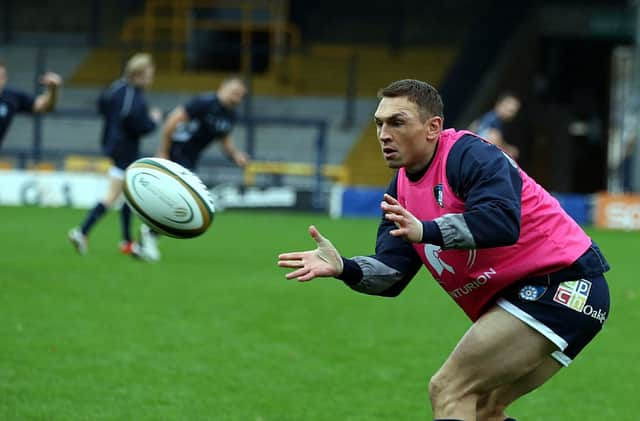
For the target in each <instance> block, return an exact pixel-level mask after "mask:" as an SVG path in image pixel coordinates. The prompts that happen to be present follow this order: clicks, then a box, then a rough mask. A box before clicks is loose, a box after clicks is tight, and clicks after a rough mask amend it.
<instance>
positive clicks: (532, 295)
mask: <svg viewBox="0 0 640 421" xmlns="http://www.w3.org/2000/svg"><path fill="white" fill-rule="evenodd" d="M546 291H547V287H543V286H541V285H526V286H523V287H522V289H521V290H520V292H519V293H518V297H520V299H521V300H523V301H537V300H538V298H540V297H542V296H543V295H544V293H545V292H546Z"/></svg>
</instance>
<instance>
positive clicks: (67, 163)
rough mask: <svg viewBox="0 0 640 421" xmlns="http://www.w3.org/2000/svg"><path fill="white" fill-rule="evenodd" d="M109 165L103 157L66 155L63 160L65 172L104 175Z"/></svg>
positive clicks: (107, 160) (109, 161)
mask: <svg viewBox="0 0 640 421" xmlns="http://www.w3.org/2000/svg"><path fill="white" fill-rule="evenodd" d="M111 165H112V164H111V160H110V159H108V158H105V157H97V156H84V155H68V156H66V157H65V159H64V170H65V171H74V172H97V173H101V174H106V173H107V171H108V170H109V168H110V167H111Z"/></svg>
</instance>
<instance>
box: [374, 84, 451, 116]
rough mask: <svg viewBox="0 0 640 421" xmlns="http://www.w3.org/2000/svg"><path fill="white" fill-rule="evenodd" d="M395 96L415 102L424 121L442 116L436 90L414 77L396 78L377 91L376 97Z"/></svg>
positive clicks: (440, 102)
mask: <svg viewBox="0 0 640 421" xmlns="http://www.w3.org/2000/svg"><path fill="white" fill-rule="evenodd" d="M395 97H407V99H408V100H409V101H411V102H413V103H414V104H416V105H417V106H418V108H419V111H420V117H422V119H423V120H424V121H426V120H427V118H429V117H433V116H439V117H442V118H444V112H443V109H444V105H443V104H442V98H441V97H440V94H439V93H438V90H437V89H436V88H434V87H433V86H431V85H429V84H428V83H427V82H423V81H421V80H416V79H402V80H396V81H395V82H391V83H390V84H389V85H388V86H387V87H386V88H382V89H380V90H379V91H378V99H382V98H395Z"/></svg>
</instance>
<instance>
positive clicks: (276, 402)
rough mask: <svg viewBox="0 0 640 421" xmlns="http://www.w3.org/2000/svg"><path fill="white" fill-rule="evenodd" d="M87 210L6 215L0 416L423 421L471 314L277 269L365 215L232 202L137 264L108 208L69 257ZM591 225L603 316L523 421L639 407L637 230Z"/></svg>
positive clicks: (349, 239) (633, 416)
mask: <svg viewBox="0 0 640 421" xmlns="http://www.w3.org/2000/svg"><path fill="white" fill-rule="evenodd" d="M83 216H84V212H83V211H78V210H70V209H37V208H7V207H0V220H1V221H2V222H1V223H0V419H2V420H255V421H258V420H261V421H268V420H354V421H355V420H425V419H430V407H429V403H428V398H427V382H428V379H429V377H430V375H431V374H432V373H433V372H435V370H437V368H438V367H439V366H440V364H441V363H442V362H443V360H444V359H445V358H446V356H447V355H448V353H449V352H450V350H451V349H452V348H453V346H454V345H455V343H456V342H457V340H458V339H459V337H460V336H461V335H462V334H463V333H464V331H465V330H466V329H467V328H468V326H469V322H468V321H467V320H466V319H465V317H464V316H463V314H462V312H461V311H460V310H458V309H457V308H456V306H455V305H454V304H453V302H452V301H451V300H450V299H449V298H447V296H446V295H445V293H444V292H443V291H441V290H440V289H439V287H438V286H437V285H436V283H435V282H433V281H432V280H431V278H430V277H429V276H428V275H427V274H426V272H425V271H424V270H423V271H421V273H420V274H419V276H418V277H417V278H416V279H415V280H414V281H413V282H412V283H411V284H410V285H409V287H408V288H407V290H406V291H405V292H404V293H403V294H402V295H401V296H400V297H398V298H395V299H388V298H379V297H371V296H365V295H362V294H357V293H355V292H352V291H351V290H349V289H348V288H346V287H345V286H343V285H342V284H341V283H340V282H339V281H336V280H333V279H322V280H316V281H314V282H309V283H297V282H293V281H287V280H285V279H284V273H285V271H284V270H283V269H280V268H278V267H277V266H276V260H277V259H276V257H277V254H278V253H279V252H283V251H291V250H303V249H307V248H310V247H311V246H312V244H313V243H312V241H311V240H310V238H309V237H308V235H307V233H306V228H307V226H308V225H309V224H310V223H315V224H317V225H318V227H319V228H320V230H321V231H322V232H323V234H325V235H326V236H327V237H329V238H330V239H331V240H332V241H333V242H334V244H336V245H337V246H338V247H339V249H340V250H341V252H342V253H343V254H345V255H347V256H351V255H355V254H369V253H370V252H371V251H372V250H373V243H374V241H375V226H376V221H375V220H370V219H346V220H338V221H332V220H329V219H328V218H327V217H325V216H319V215H308V214H282V213H275V212H274V213H260V212H231V211H229V212H224V213H220V214H218V215H217V216H216V220H215V221H214V225H213V226H212V227H211V229H210V231H209V232H208V233H207V234H206V235H204V236H202V237H201V238H196V239H192V240H174V239H168V238H165V239H162V242H161V247H162V250H163V253H164V256H163V260H162V262H160V263H158V264H145V263H142V262H137V261H134V260H133V259H130V258H127V257H125V256H122V255H120V254H119V253H118V251H117V242H118V232H119V231H118V230H119V228H118V220H117V216H116V214H115V213H110V214H109V215H108V216H107V217H106V218H105V220H104V221H102V222H101V224H99V225H98V226H97V227H96V229H95V230H94V232H93V233H92V238H91V243H90V254H89V255H87V256H85V257H79V256H77V255H76V254H75V252H73V251H72V249H71V247H70V245H69V244H68V242H67V240H66V232H67V230H68V229H69V228H70V227H71V226H73V225H76V224H77V223H78V222H79V221H80V220H81V218H82V217H83ZM592 235H593V236H594V237H595V239H596V240H597V241H598V242H599V243H600V245H601V247H602V249H603V250H604V251H605V253H606V255H607V257H608V258H609V260H610V263H611V264H612V267H613V270H612V271H611V272H610V273H609V276H608V278H609V280H610V286H611V293H612V312H611V318H610V320H609V321H608V322H607V325H606V326H605V329H604V331H603V332H602V334H600V335H599V336H598V337H597V338H596V340H595V341H594V342H593V343H592V344H591V345H590V346H589V347H587V349H586V350H585V351H584V353H583V354H581V355H580V356H579V357H578V359H577V360H576V361H575V362H574V363H573V364H572V366H571V367H570V368H569V369H566V370H562V371H561V372H560V374H559V375H557V376H556V377H555V378H553V379H552V380H551V381H550V383H549V384H547V385H545V386H544V387H542V388H541V389H540V390H538V391H536V392H534V393H532V394H531V395H529V396H528V397H526V398H524V399H523V400H521V401H520V402H517V403H516V404H514V405H513V407H512V410H511V411H510V412H511V413H512V414H513V415H514V416H516V417H518V419H521V420H542V419H544V420H605V419H606V420H614V419H615V420H637V419H638V417H639V416H640V415H639V414H640V404H639V403H638V399H637V397H636V395H637V385H638V379H639V378H640V364H639V363H638V357H640V352H639V347H638V345H639V344H640V339H639V338H638V332H639V330H638V326H640V309H639V307H640V306H639V304H640V301H639V299H640V280H639V279H638V271H637V267H638V265H637V261H638V260H637V259H638V257H637V255H638V252H639V251H640V247H639V243H640V235H638V234H637V233H628V232H606V231H594V232H592Z"/></svg>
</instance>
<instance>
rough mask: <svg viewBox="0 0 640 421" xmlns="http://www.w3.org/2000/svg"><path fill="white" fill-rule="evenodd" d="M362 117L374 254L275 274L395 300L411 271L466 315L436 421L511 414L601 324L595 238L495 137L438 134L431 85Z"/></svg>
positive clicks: (603, 293)
mask: <svg viewBox="0 0 640 421" xmlns="http://www.w3.org/2000/svg"><path fill="white" fill-rule="evenodd" d="M378 97H379V99H380V102H379V105H378V108H377V110H376V112H375V121H376V124H377V127H378V140H379V141H380V147H381V149H382V154H383V156H384V159H385V161H386V162H387V165H388V166H389V167H391V168H395V169H398V171H397V173H396V175H395V177H394V179H393V180H392V182H391V183H390V185H389V187H388V189H387V193H386V194H385V195H384V198H383V201H382V203H381V208H382V214H383V217H382V220H381V222H380V226H379V228H378V238H377V242H376V249H375V250H376V252H375V254H374V255H371V256H356V257H353V258H350V259H348V258H344V257H342V256H341V255H340V254H339V252H338V251H337V249H336V248H335V247H334V246H333V245H332V244H331V242H330V241H329V240H327V239H326V238H324V237H323V236H322V235H321V234H320V232H319V231H318V230H317V229H316V228H315V227H314V226H311V227H309V232H310V234H311V237H312V238H313V239H314V240H315V241H316V243H317V248H316V249H315V250H309V251H304V252H293V253H284V254H281V255H280V256H279V261H278V265H279V266H281V267H286V268H293V269H294V270H293V271H292V272H290V273H288V274H287V275H286V277H287V279H297V280H299V281H309V280H312V279H314V278H316V277H336V278H338V279H341V280H342V281H343V282H344V283H345V284H347V285H348V286H349V287H351V288H352V289H354V290H356V291H358V292H362V293H365V294H372V295H382V296H396V295H398V294H399V293H400V292H401V291H402V290H403V289H404V288H405V287H406V285H407V284H408V283H409V282H410V281H411V279H412V278H413V277H414V275H415V274H416V272H417V271H418V270H419V268H420V267H421V266H422V265H424V266H425V267H426V268H427V269H428V270H429V272H431V274H432V275H433V277H434V278H435V279H436V281H438V283H439V284H440V285H441V287H442V288H443V289H444V290H445V291H447V293H448V294H449V295H450V296H451V298H452V299H453V300H455V302H456V303H457V304H458V305H459V306H460V307H461V308H462V309H463V310H464V312H465V313H466V314H467V315H468V316H469V318H470V319H471V320H472V321H473V324H472V326H471V328H470V329H469V330H468V332H467V333H466V334H465V335H464V336H463V337H462V339H461V340H460V342H459V343H458V345H457V346H456V347H455V349H454V350H453V352H452V353H451V355H450V356H449V358H448V359H447V361H446V362H445V363H444V364H443V366H442V367H441V368H440V369H439V370H438V372H437V373H436V374H435V375H433V377H432V378H431V381H430V383H429V396H430V399H431V406H432V410H433V416H434V419H435V420H466V421H470V420H500V421H503V420H513V419H512V418H508V417H507V415H505V409H506V407H507V406H508V405H509V404H511V403H512V402H513V401H515V400H516V399H518V398H519V397H520V396H523V395H525V394H526V393H528V392H530V391H532V390H534V389H535V388H537V387H539V386H540V385H542V384H543V383H545V382H546V381H547V380H548V379H549V378H551V377H552V376H553V375H554V374H555V373H556V372H558V371H559V370H560V368H562V367H563V366H568V365H569V364H570V363H571V361H572V360H573V359H574V358H575V356H576V355H577V354H578V353H579V352H580V351H581V350H582V349H583V348H584V347H585V346H586V345H587V343H589V342H590V341H591V339H593V337H594V336H595V335H596V334H597V333H598V332H599V331H600V330H601V329H602V326H603V324H604V322H605V321H606V319H607V316H608V313H609V290H608V287H607V283H606V280H605V278H604V276H603V274H604V272H606V271H607V270H608V269H609V265H608V264H607V262H606V260H605V258H604V256H603V255H602V253H601V252H600V250H599V249H598V247H597V245H596V244H595V243H593V241H592V240H591V239H590V238H589V237H588V236H587V235H586V234H585V232H584V231H583V230H582V229H581V228H580V226H578V224H576V223H575V221H574V220H573V219H572V218H571V217H570V216H568V215H567V214H566V213H565V212H564V210H563V209H562V208H561V207H560V205H559V204H558V202H557V200H555V199H554V198H553V197H552V196H551V195H550V194H549V193H548V192H547V191H545V190H544V189H543V188H542V187H540V186H539V185H538V184H537V183H536V182H535V181H534V180H532V179H531V178H530V177H529V176H528V175H527V174H526V173H525V172H524V171H522V170H521V169H520V168H518V166H517V165H516V163H515V162H514V161H513V160H512V159H511V158H510V157H509V156H508V155H507V154H505V153H503V152H502V151H501V150H500V149H498V148H497V147H496V146H495V145H493V144H491V143H489V142H486V141H485V140H483V139H481V138H480V137H478V136H477V135H476V134H474V133H472V132H468V131H456V130H453V129H447V130H443V121H444V116H443V105H442V99H441V98H440V95H439V94H438V92H437V91H436V89H434V88H433V87H432V86H431V85H429V84H427V83H425V82H422V81H418V80H400V81H396V82H393V83H391V84H390V85H389V86H387V87H386V88H384V89H382V90H381V91H380V92H379V95H378Z"/></svg>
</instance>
